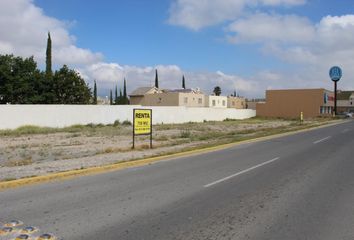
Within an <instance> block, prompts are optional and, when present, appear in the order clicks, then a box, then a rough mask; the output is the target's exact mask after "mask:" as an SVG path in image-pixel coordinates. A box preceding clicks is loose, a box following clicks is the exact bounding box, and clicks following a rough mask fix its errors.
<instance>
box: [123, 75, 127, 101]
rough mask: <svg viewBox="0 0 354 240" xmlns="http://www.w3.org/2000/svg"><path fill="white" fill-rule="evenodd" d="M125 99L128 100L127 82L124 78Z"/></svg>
mask: <svg viewBox="0 0 354 240" xmlns="http://www.w3.org/2000/svg"><path fill="white" fill-rule="evenodd" d="M123 97H124V98H125V99H126V98H127V82H126V80H125V78H124V87H123Z"/></svg>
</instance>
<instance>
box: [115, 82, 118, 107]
mask: <svg viewBox="0 0 354 240" xmlns="http://www.w3.org/2000/svg"><path fill="white" fill-rule="evenodd" d="M118 103H119V98H118V88H117V85H116V89H115V91H114V104H118Z"/></svg>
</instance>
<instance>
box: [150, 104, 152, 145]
mask: <svg viewBox="0 0 354 240" xmlns="http://www.w3.org/2000/svg"><path fill="white" fill-rule="evenodd" d="M150 149H152V110H150Z"/></svg>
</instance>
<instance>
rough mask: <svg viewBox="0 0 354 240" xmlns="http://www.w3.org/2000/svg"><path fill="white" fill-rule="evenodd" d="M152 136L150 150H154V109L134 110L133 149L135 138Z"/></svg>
mask: <svg viewBox="0 0 354 240" xmlns="http://www.w3.org/2000/svg"><path fill="white" fill-rule="evenodd" d="M140 135H150V148H152V109H134V110H133V149H134V148H135V136H140Z"/></svg>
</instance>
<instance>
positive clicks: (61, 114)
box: [0, 105, 256, 129]
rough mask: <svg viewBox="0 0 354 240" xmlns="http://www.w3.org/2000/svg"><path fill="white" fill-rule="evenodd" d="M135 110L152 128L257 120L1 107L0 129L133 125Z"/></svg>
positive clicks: (220, 114) (210, 112) (193, 112)
mask: <svg viewBox="0 0 354 240" xmlns="http://www.w3.org/2000/svg"><path fill="white" fill-rule="evenodd" d="M134 108H150V109H152V117H153V124H157V123H165V124H167V123H185V122H203V121H204V120H207V121H222V120H224V119H226V118H229V119H246V118H251V117H254V116H256V111H254V110H251V109H231V108H227V109H217V108H202V107H141V106H132V105H125V106H122V105H120V106H117V105H116V106H114V105H113V106H110V105H0V129H15V128H18V127H20V126H24V125H36V126H41V127H66V126H71V125H74V124H89V123H94V124H99V123H101V124H110V123H113V122H114V121H115V120H119V121H120V122H123V121H125V120H129V121H131V122H132V121H133V109H134Z"/></svg>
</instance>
